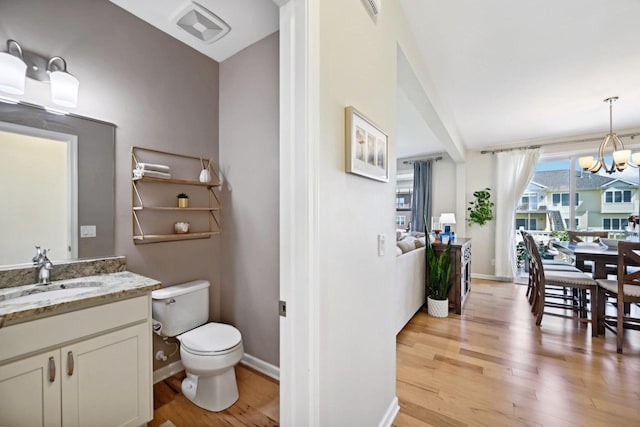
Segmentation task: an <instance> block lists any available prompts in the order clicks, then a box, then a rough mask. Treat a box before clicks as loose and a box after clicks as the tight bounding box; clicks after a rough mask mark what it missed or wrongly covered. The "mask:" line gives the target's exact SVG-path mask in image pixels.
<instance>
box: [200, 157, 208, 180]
mask: <svg viewBox="0 0 640 427" xmlns="http://www.w3.org/2000/svg"><path fill="white" fill-rule="evenodd" d="M200 164H201V165H202V170H201V171H200V176H199V177H198V180H199V181H200V182H202V183H207V182H210V181H211V172H209V168H210V167H211V159H209V161H208V162H207V167H205V166H204V162H203V161H202V159H200Z"/></svg>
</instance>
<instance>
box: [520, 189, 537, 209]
mask: <svg viewBox="0 0 640 427" xmlns="http://www.w3.org/2000/svg"><path fill="white" fill-rule="evenodd" d="M520 209H524V210H536V209H538V194H537V193H525V194H524V195H523V196H522V197H521V198H520Z"/></svg>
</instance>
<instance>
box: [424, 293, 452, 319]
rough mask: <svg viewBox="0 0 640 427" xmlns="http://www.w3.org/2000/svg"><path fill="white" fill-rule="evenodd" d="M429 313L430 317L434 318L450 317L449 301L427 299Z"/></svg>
mask: <svg viewBox="0 0 640 427" xmlns="http://www.w3.org/2000/svg"><path fill="white" fill-rule="evenodd" d="M427 311H428V312H429V315H430V316H433V317H448V316H449V299H448V298H447V299H445V300H437V299H431V297H428V298H427Z"/></svg>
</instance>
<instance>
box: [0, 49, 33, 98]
mask: <svg viewBox="0 0 640 427" xmlns="http://www.w3.org/2000/svg"><path fill="white" fill-rule="evenodd" d="M12 49H13V52H12ZM26 72H27V64H25V62H24V59H23V58H22V48H21V47H20V45H19V44H18V42H16V41H15V40H7V51H6V52H0V91H2V92H6V93H10V94H11V95H22V94H24V81H25V75H26Z"/></svg>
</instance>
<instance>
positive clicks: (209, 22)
mask: <svg viewBox="0 0 640 427" xmlns="http://www.w3.org/2000/svg"><path fill="white" fill-rule="evenodd" d="M176 25H177V26H178V27H180V28H182V29H183V30H185V31H186V32H187V33H189V34H191V35H192V36H193V37H195V38H197V39H198V40H200V41H202V42H204V43H207V44H210V43H213V42H215V41H216V40H219V39H221V38H222V37H224V36H225V35H227V33H228V32H229V31H231V27H230V26H229V24H227V23H226V22H224V21H223V20H222V18H220V17H219V16H218V15H216V14H215V13H213V12H211V11H210V10H208V9H206V8H205V7H203V6H202V5H200V4H198V3H196V2H193V3H191V4H190V5H189V6H188V7H187V8H186V9H184V10H183V11H182V12H181V13H179V14H178V17H177V19H176Z"/></svg>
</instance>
